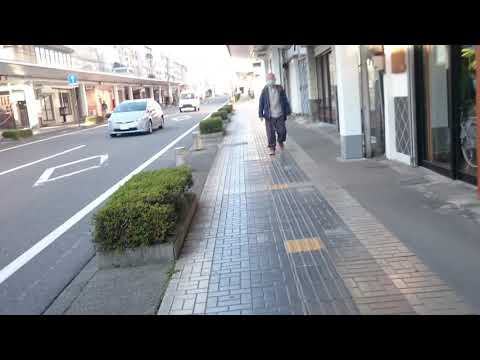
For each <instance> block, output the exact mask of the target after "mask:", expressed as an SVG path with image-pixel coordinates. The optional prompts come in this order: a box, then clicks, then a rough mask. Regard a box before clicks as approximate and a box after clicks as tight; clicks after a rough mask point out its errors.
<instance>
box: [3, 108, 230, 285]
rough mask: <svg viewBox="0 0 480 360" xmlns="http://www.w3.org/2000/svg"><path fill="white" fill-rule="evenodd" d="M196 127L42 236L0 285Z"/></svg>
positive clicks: (10, 267)
mask: <svg viewBox="0 0 480 360" xmlns="http://www.w3.org/2000/svg"><path fill="white" fill-rule="evenodd" d="M226 104H228V102H225V103H223V104H222V105H220V106H219V107H218V108H221V107H222V106H223V105H226ZM212 114H213V112H212V113H210V114H208V115H207V116H205V117H204V118H203V119H206V118H208V117H209V116H210V115H212ZM203 119H202V120H203ZM197 127H198V124H195V125H194V126H192V127H191V128H190V129H188V130H187V131H185V132H184V133H183V134H182V135H180V136H179V137H177V138H176V139H175V140H173V141H172V142H171V143H170V144H168V145H167V146H165V147H164V148H163V149H162V150H160V151H159V152H158V153H156V154H155V155H153V156H152V157H151V158H150V159H148V160H147V161H145V162H144V163H143V164H141V165H140V166H139V167H137V168H136V169H135V170H133V171H132V172H131V173H130V174H128V175H127V176H125V177H124V178H123V179H121V180H120V181H118V182H117V183H116V184H114V185H113V186H112V187H110V188H109V189H108V190H107V191H105V192H104V193H103V194H102V195H100V196H99V197H98V198H96V199H95V200H93V201H92V202H91V203H89V204H88V205H86V206H85V207H83V208H82V209H80V210H79V211H78V212H77V213H76V214H75V215H73V216H72V217H71V218H69V219H68V220H67V221H65V222H64V223H63V224H61V225H60V226H58V227H57V228H56V229H55V230H53V231H52V232H50V233H49V234H48V235H46V236H44V237H43V238H42V239H41V240H40V241H39V242H37V243H36V244H35V245H33V246H32V247H31V248H29V249H28V250H27V251H25V252H24V253H23V254H22V255H20V256H18V257H17V258H15V260H13V261H12V262H11V263H9V264H8V265H7V266H5V267H4V268H3V269H1V270H0V285H1V284H3V283H4V282H5V281H7V279H8V278H10V276H12V275H13V274H15V273H16V272H17V271H18V270H20V269H21V268H22V267H23V266H24V265H25V264H27V263H28V262H29V261H30V260H32V259H33V258H34V257H35V256H37V255H38V254H39V253H41V252H42V251H43V250H44V249H45V248H46V247H48V246H49V245H50V244H52V243H53V242H54V241H55V240H57V239H58V238H59V237H60V236H62V235H63V234H64V233H65V232H67V231H68V230H69V229H70V228H71V227H72V226H74V225H75V224H77V223H78V222H79V221H80V220H82V219H83V218H84V217H85V216H87V215H88V214H89V213H90V212H91V211H92V210H94V209H95V208H96V207H97V206H99V205H100V204H101V203H102V202H104V201H105V200H107V199H108V198H109V197H110V196H112V194H113V193H114V192H115V191H117V190H118V188H119V187H120V186H122V185H123V184H125V183H126V182H127V181H128V180H130V179H131V178H132V177H133V176H134V175H136V174H138V173H139V172H140V171H142V170H143V169H145V168H146V167H148V166H149V165H150V164H152V163H153V162H154V161H155V160H157V159H158V158H159V157H160V156H162V155H163V154H165V153H166V152H167V151H168V150H170V149H171V148H172V147H174V146H175V144H176V143H178V142H179V141H180V140H182V139H183V138H184V137H186V136H187V135H188V134H190V133H191V132H192V131H193V130H195V129H196V128H197Z"/></svg>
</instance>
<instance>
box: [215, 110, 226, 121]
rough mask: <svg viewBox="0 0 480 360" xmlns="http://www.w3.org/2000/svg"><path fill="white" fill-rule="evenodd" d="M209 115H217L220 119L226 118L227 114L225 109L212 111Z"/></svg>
mask: <svg viewBox="0 0 480 360" xmlns="http://www.w3.org/2000/svg"><path fill="white" fill-rule="evenodd" d="M211 117H218V118H221V119H222V120H227V118H228V114H227V113H226V112H225V111H220V110H218V111H216V112H214V113H213V114H212V116H211Z"/></svg>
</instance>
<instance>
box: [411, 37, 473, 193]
mask: <svg viewBox="0 0 480 360" xmlns="http://www.w3.org/2000/svg"><path fill="white" fill-rule="evenodd" d="M415 84H416V89H415V91H416V95H417V96H416V99H417V101H416V114H417V131H418V134H417V136H418V159H419V164H420V165H422V166H425V167H428V168H430V169H432V170H434V171H437V172H439V173H441V174H444V175H446V176H449V177H451V178H453V179H460V180H463V181H467V182H470V183H472V184H476V183H477V167H478V159H477V151H476V146H477V139H476V137H477V129H476V126H477V120H476V119H477V116H476V72H475V45H452V46H449V45H418V46H415Z"/></svg>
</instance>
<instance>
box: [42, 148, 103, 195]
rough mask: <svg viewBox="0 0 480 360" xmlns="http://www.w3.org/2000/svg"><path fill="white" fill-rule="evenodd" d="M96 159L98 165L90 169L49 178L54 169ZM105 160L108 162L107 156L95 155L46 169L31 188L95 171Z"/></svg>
mask: <svg viewBox="0 0 480 360" xmlns="http://www.w3.org/2000/svg"><path fill="white" fill-rule="evenodd" d="M96 158H100V164H98V165H94V166H90V167H87V168H85V169H82V170H77V171H74V172H71V173H68V174H64V175H61V176H57V177H54V178H50V176H51V175H52V174H53V172H54V171H55V170H56V169H60V168H63V167H65V166H69V165H74V164H78V163H81V162H84V161H88V160H92V159H96ZM107 160H108V154H104V155H95V156H90V157H88V158H85V159H80V160H77V161H72V162H69V163H66V164H63V165H59V166H54V167H51V168H48V169H47V170H45V171H44V172H43V174H42V175H41V176H40V177H39V178H38V180H37V182H36V183H35V184H34V185H33V187H35V186H38V185H41V184H43V183H46V182H50V181H55V180H58V179H63V178H65V177H68V176H72V175H76V174H80V173H82V172H85V171H88V170H92V169H97V168H99V167H100V166H102V164H103V163H104V162H105V161H107Z"/></svg>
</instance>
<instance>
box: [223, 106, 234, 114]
mask: <svg viewBox="0 0 480 360" xmlns="http://www.w3.org/2000/svg"><path fill="white" fill-rule="evenodd" d="M222 109H224V110H226V111H227V112H228V113H229V114H230V113H232V112H233V105H230V104H229V105H225V106H223V107H222Z"/></svg>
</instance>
